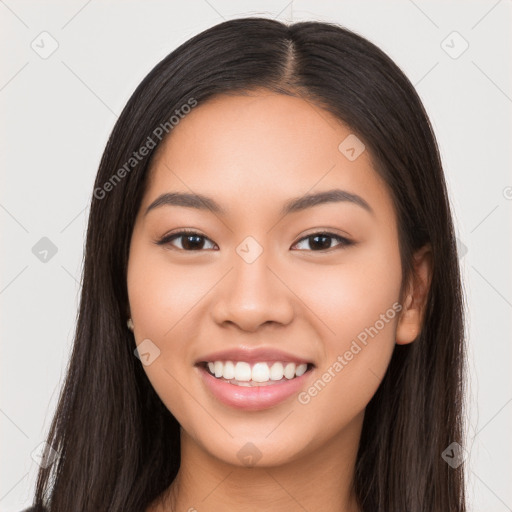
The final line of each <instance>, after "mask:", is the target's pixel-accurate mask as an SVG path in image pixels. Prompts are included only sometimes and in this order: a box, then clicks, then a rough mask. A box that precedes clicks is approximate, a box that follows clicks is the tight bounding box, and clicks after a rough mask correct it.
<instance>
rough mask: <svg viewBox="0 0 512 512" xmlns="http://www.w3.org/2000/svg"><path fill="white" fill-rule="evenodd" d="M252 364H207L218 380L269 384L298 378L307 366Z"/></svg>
mask: <svg viewBox="0 0 512 512" xmlns="http://www.w3.org/2000/svg"><path fill="white" fill-rule="evenodd" d="M271 365H272V366H270V367H269V364H268V363H266V362H257V363H254V364H253V365H252V367H251V365H250V364H249V363H246V362H244V361H237V362H236V364H235V363H233V361H210V362H208V363H207V366H208V369H209V370H210V373H212V374H214V375H215V377H217V378H218V379H220V378H224V379H226V380H236V381H238V382H251V381H253V382H269V381H278V380H282V379H283V377H285V378H286V379H288V380H290V379H293V378H294V377H300V376H301V375H304V373H305V372H306V370H307V368H308V365H307V364H306V363H304V364H299V365H296V364H295V363H281V362H274V363H271Z"/></svg>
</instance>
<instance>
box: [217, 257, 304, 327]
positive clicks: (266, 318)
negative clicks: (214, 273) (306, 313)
mask: <svg viewBox="0 0 512 512" xmlns="http://www.w3.org/2000/svg"><path fill="white" fill-rule="evenodd" d="M289 287H291V288H293V287H292V286H291V285H290V283H286V279H283V277H282V276H280V275H279V272H278V271H276V270H274V269H273V268H270V267H269V266H268V264H267V259H266V257H265V252H264V253H263V254H262V255H261V256H260V257H259V258H258V259H257V260H256V261H253V262H252V263H247V262H246V261H244V260H243V259H242V258H240V257H239V256H238V255H237V254H235V257H234V258H233V268H232V270H231V271H230V272H228V274H227V275H226V276H225V278H224V279H223V280H222V282H221V283H219V286H218V287H217V292H216V296H215V299H214V303H213V306H212V309H211V314H212V317H213V319H214V321H215V322H216V323H217V324H218V325H221V326H223V325H228V324H233V325H236V326H237V327H238V328H239V329H241V330H244V331H248V332H255V331H257V330H258V329H259V328H260V327H261V326H262V325H264V324H279V325H281V326H284V325H287V324H289V323H290V322H291V321H292V319H293V315H294V308H293V297H294V294H293V292H292V291H291V290H290V288H289Z"/></svg>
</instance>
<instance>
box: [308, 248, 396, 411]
mask: <svg viewBox="0 0 512 512" xmlns="http://www.w3.org/2000/svg"><path fill="white" fill-rule="evenodd" d="M354 255H355V253H354ZM301 275H302V276H304V277H303V278H301V281H300V283H301V287H302V288H301V291H299V292H298V295H299V296H301V297H303V298H305V300H304V302H305V303H306V304H307V306H308V307H309V308H310V309H311V310H312V311H313V313H314V317H315V318H316V320H315V322H316V324H317V325H319V326H320V327H319V329H321V332H322V333H324V335H323V336H322V338H323V344H324V346H323V351H324V357H323V361H322V366H321V368H318V380H317V381H316V383H315V385H314V386H313V388H312V389H310V390H307V393H306V395H304V396H303V400H302V401H301V403H303V404H307V403H309V402H311V403H313V402H314V403H315V404H316V405H315V407H318V408H320V409H322V410H329V407H332V405H333V404H339V405H340V408H339V409H336V412H333V414H335V415H337V416H338V415H342V416H344V415H349V416H350V415H352V414H354V412H356V411H358V410H362V409H364V407H366V405H367V403H368V402H369V400H370V399H371V397H372V396H373V395H374V394H375V392H376V390H377V388H378V386H379V384H380V381H381V380H382V378H383V376H384V374H385V372H386V369H387V366H388V364H389V361H390V358H391V355H392V353H393V350H394V346H395V332H396V324H397V321H398V314H399V311H400V309H401V306H400V305H399V303H398V299H399V293H400V284H401V278H402V273H401V262H400V255H399V251H398V247H395V246H393V245H390V246H385V245H384V244H382V243H381V244H380V245H379V244H378V243H377V242H376V243H375V245H372V246H370V245H369V246H367V247H366V248H365V250H364V251H363V250H361V251H358V252H357V256H355V257H354V258H353V259H352V258H347V259H346V260H345V261H344V263H343V264H341V265H333V266H326V267H324V268H323V269H321V270H318V269H316V270H315V273H314V275H312V274H310V275H308V273H307V272H303V273H302V274H301ZM306 297H307V298H306ZM324 408H325V409H324ZM346 419H347V420H348V416H347V418H346Z"/></svg>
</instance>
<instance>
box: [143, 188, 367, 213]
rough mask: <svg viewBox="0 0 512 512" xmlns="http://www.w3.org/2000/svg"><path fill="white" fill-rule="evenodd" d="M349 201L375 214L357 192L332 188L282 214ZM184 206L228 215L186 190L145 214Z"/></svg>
mask: <svg viewBox="0 0 512 512" xmlns="http://www.w3.org/2000/svg"><path fill="white" fill-rule="evenodd" d="M338 202H348V203H352V204H355V205H357V206H360V207H361V208H363V209H365V210H366V211H367V212H368V213H370V214H372V215H374V214H375V212H374V211H373V209H372V207H371V206H370V205H369V204H368V203H367V202H366V201H365V200H364V199H363V198H362V197H361V196H358V195H357V194H352V193H350V192H347V191H346V190H341V189H332V190H326V191H324V192H316V193H313V194H306V195H304V196H301V197H296V198H293V199H290V200H288V201H286V202H285V204H284V206H283V208H282V209H281V212H280V215H281V216H285V215H288V214H289V213H295V212H299V211H303V210H307V209H308V208H312V207H313V206H317V205H319V204H325V203H338ZM164 205H167V206H183V207H186V208H195V209H197V210H210V211H211V212H213V213H218V214H220V215H226V213H227V212H226V210H225V209H224V208H223V207H222V206H220V204H218V203H217V202H216V201H215V200H214V199H212V198H211V197H208V196H205V195H202V194H190V193H185V192H167V193H165V194H162V195H160V196H159V197H157V198H156V199H155V200H154V201H153V202H152V203H151V204H150V205H149V206H148V207H147V209H146V212H145V213H144V215H147V214H148V213H149V212H150V211H151V210H154V209H155V208H158V207H160V206H164Z"/></svg>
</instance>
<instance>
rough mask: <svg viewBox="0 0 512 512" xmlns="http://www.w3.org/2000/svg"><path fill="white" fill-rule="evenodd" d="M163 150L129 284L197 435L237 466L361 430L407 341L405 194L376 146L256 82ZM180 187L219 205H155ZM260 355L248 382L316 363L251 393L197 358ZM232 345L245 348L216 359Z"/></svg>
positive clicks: (172, 390)
mask: <svg viewBox="0 0 512 512" xmlns="http://www.w3.org/2000/svg"><path fill="white" fill-rule="evenodd" d="M347 137H348V139H347ZM155 156H156V158H155V159H154V160H153V163H152V168H151V171H150V176H149V181H148V186H147V189H146V192H145V195H144V197H143V201H142V206H141V208H140V211H139V212H138V216H137V219H136V223H135V227H134V230H133V235H132V239H131V246H130V255H129V265H128V294H129V303H130V313H131V318H132V320H133V323H134V326H135V329H134V336H135V340H136V343H137V344H138V345H139V344H143V345H141V347H143V350H142V352H143V353H144V354H145V356H144V357H145V362H144V370H145V371H146V373H147V376H148V378H149V380H150V382H151V384H152V385H153V387H154V389H155V391H156V393H157V394H158V395H159V396H160V398H161V400H162V401H163V403H164V404H165V405H166V406H167V408H168V409H169V411H171V413H172V414H173V415H174V416H175V417H176V419H177V420H178V421H179V423H180V425H181V427H182V435H183V434H185V435H186V436H187V437H188V438H189V439H191V440H192V441H193V443H194V444H195V445H196V446H199V447H200V448H201V450H204V453H207V454H209V455H210V456H214V457H216V458H217V459H220V460H222V461H224V462H226V463H230V464H236V465H242V464H243V463H244V462H243V460H242V459H243V456H244V453H246V452H247V450H249V451H251V450H253V451H254V453H252V455H256V454H258V455H256V457H257V458H259V459H260V463H261V464H263V463H264V464H268V465H278V464H283V463H285V462H288V461H292V460H294V459H296V458H298V457H301V456H308V455H309V454H311V453H313V452H314V451H315V450H318V449H320V448H322V447H328V446H329V445H330V444H331V443H333V442H335V440H336V439H339V438H340V437H342V436H343V435H345V434H346V433H347V432H349V431H350V429H351V428H352V426H354V425H357V426H358V427H359V428H360V426H361V422H362V418H363V415H364V409H365V407H366V405H367V404H368V402H369V400H370V399H371V397H372V396H373V395H374V393H375V391H376V390H377V388H378V386H379V383H380V381H381V379H382V378H383V376H384V373H385V371H386V368H387V365H388V363H389V360H390V358H391V354H392V351H393V348H394V345H395V343H396V327H397V322H398V317H399V314H398V311H399V310H400V304H399V303H398V301H399V300H400V283H401V278H402V271H401V265H400V253H399V246H398V231H397V219H396V216H395V211H394V206H393V202H392V200H391V197H390V194H389V191H388V189H387V187H386V185H385V183H384V182H383V181H382V180H381V179H380V177H379V176H378V174H377V173H376V172H375V170H374V169H373V167H372V162H371V159H370V154H369V151H368V150H367V149H366V150H365V149H364V147H363V146H362V143H361V141H359V140H358V139H356V138H354V135H353V134H351V131H350V129H348V128H347V127H346V126H345V125H344V124H343V123H341V122H340V121H339V120H337V119H336V118H335V117H333V116H332V115H331V114H329V113H328V112H326V111H325V110H322V109H321V108H319V107H318V106H316V105H314V104H312V103H310V102H307V101H305V100H303V99H299V98H295V97H289V96H285V95H279V94H273V93H270V92H252V93H251V94H250V95H236V96H227V95H222V96H217V97H215V98H214V99H211V100H209V101H208V102H205V103H204V104H199V105H198V106H197V107H195V108H194V109H193V110H192V111H191V112H190V113H189V114H188V115H187V116H186V117H184V118H183V119H182V120H181V121H180V122H179V124H178V125H176V126H175V127H174V129H173V131H172V132H171V135H170V137H169V138H168V139H167V140H166V141H165V142H164V143H163V144H162V146H160V148H159V152H158V153H157V155H155ZM331 190H338V191H341V192H339V193H338V195H337V196H336V195H334V197H331V198H330V200H325V199H329V197H328V196H323V199H324V200H323V201H322V196H318V197H317V200H316V201H315V200H311V201H310V202H309V203H308V202H304V201H302V202H299V203H296V204H295V206H294V207H293V208H289V209H288V211H286V210H285V208H286V206H290V205H291V204H292V202H294V201H295V200H297V199H304V198H305V197H306V196H308V195H314V194H320V193H323V192H327V191H331ZM178 193H185V194H201V195H202V196H207V198H209V199H210V200H211V201H214V202H215V204H216V205H217V206H218V207H219V209H218V211H217V210H215V208H213V206H212V205H213V203H207V200H206V199H204V201H203V202H202V201H199V202H198V203H199V204H198V205H196V207H194V205H193V204H192V203H191V202H190V201H188V202H184V201H183V200H182V201H181V202H179V201H171V200H167V201H166V200H165V199H161V200H160V201H159V202H158V203H157V204H154V202H155V201H156V200H157V199H158V198H161V196H162V195H163V194H178ZM174 197H176V196H174ZM168 199H169V198H168ZM151 205H153V207H151V208H150V209H149V211H147V210H148V207H150V206H151ZM205 205H207V206H208V207H206V206H205ZM197 206H203V208H199V207H197ZM183 230H189V231H192V232H193V233H192V234H190V233H185V234H183V233H182V231H183ZM257 349H268V351H267V352H264V353H263V352H261V353H256V354H255V356H256V357H255V360H253V361H252V362H250V364H249V365H244V364H242V365H240V366H239V371H240V372H241V373H238V374H237V376H239V377H240V379H242V378H243V377H242V374H243V373H244V372H243V370H244V369H247V366H249V368H250V372H249V375H250V377H251V378H254V375H255V374H254V366H257V365H255V362H256V361H260V362H267V363H268V367H269V369H270V370H271V369H272V367H273V366H274V364H275V362H276V361H282V362H283V363H285V365H284V366H283V367H284V368H286V366H288V368H289V371H293V368H294V367H293V366H289V363H290V362H292V361H293V360H294V359H295V360H297V361H298V362H300V361H306V362H307V363H308V366H307V368H308V371H306V373H304V374H303V375H302V376H299V377H296V378H292V379H288V378H287V377H286V376H284V377H283V380H281V381H277V380H275V381H270V382H273V383H274V384H272V386H268V387H267V386H258V387H254V386H251V387H248V386H237V385H235V384H233V383H229V382H227V380H226V381H224V380H222V382H221V379H217V378H216V377H213V376H211V375H209V374H208V373H207V370H206V369H205V368H204V365H200V364H197V363H198V362H203V361H208V360H210V361H211V362H212V363H213V362H214V361H215V360H219V358H220V360H226V361H227V360H231V361H233V362H234V365H236V364H237V361H240V362H244V361H246V359H247V358H249V355H247V353H250V354H251V355H254V354H253V351H254V350H257ZM225 350H234V351H235V353H234V354H229V357H228V356H226V357H224V355H220V356H218V355H213V354H214V353H217V352H222V351H225ZM236 351H238V352H236ZM244 351H246V352H244ZM272 351H281V352H280V353H279V354H278V353H274V352H272ZM283 353H284V354H283ZM217 356H218V357H217ZM213 366H214V371H215V365H213ZM217 367H218V368H220V367H221V365H220V366H219V365H217ZM259 368H260V369H263V370H264V369H265V368H264V366H262V365H259ZM297 368H298V366H297V367H295V369H297ZM278 370H279V365H277V366H275V368H274V371H276V372H277V375H278V376H279V374H278ZM224 371H226V368H225V367H224ZM228 371H229V370H228ZM251 371H252V373H251ZM299 373H300V372H299ZM228 377H229V374H228ZM263 378H265V377H263ZM276 378H277V377H276ZM278 387H280V388H281V389H280V390H277V391H276V389H277V388H278ZM271 388H273V389H271ZM247 443H252V444H247ZM255 447H256V448H255ZM244 450H245V452H244Z"/></svg>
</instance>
